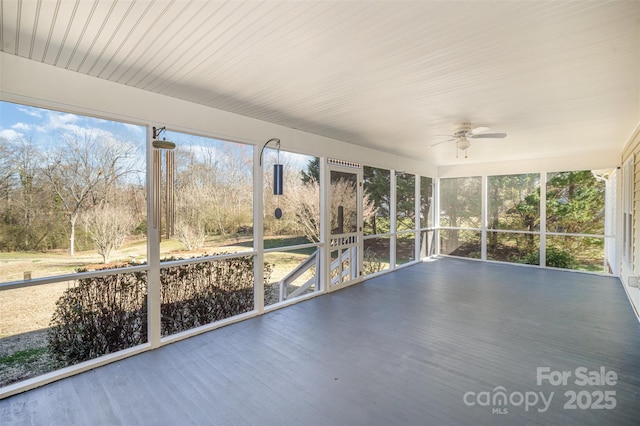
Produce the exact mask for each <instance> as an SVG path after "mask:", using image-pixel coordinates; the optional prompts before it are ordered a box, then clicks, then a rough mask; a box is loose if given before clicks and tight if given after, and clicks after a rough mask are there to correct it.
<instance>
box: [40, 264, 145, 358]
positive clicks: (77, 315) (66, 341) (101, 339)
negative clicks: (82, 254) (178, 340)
mask: <svg viewBox="0 0 640 426" xmlns="http://www.w3.org/2000/svg"><path fill="white" fill-rule="evenodd" d="M84 271H85V270H79V271H78V272H84ZM75 284H76V285H75V286H74V287H71V288H69V289H67V290H66V291H65V292H64V293H63V295H62V296H61V297H60V299H58V301H57V302H56V310H55V312H54V314H53V317H52V319H51V323H50V328H49V330H48V339H49V348H50V350H51V353H52V354H53V356H54V358H55V359H56V361H57V362H58V363H60V364H63V365H71V364H75V363H78V362H82V361H86V360H88V359H93V358H96V357H99V356H101V355H104V354H108V353H111V352H116V351H119V350H122V349H126V348H129V347H132V346H135V345H139V344H141V343H144V342H146V341H147V310H146V294H147V280H146V272H128V273H122V274H113V275H103V276H99V277H93V278H82V279H79V280H76V283H75Z"/></svg>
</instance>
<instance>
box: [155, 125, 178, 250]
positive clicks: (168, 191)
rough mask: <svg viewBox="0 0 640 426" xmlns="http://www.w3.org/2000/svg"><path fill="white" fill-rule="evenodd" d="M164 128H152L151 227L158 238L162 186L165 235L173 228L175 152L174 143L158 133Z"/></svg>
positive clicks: (172, 230) (170, 234) (160, 227)
mask: <svg viewBox="0 0 640 426" xmlns="http://www.w3.org/2000/svg"><path fill="white" fill-rule="evenodd" d="M164 131H166V128H164V127H161V128H159V129H157V128H155V127H154V128H153V141H152V143H151V145H152V146H153V227H154V228H156V229H157V230H158V240H160V239H161V237H160V236H161V235H162V195H163V194H162V189H163V188H164V205H165V237H166V238H167V239H169V238H171V236H172V235H173V233H174V229H175V207H174V205H175V202H174V201H175V190H174V179H175V153H174V152H173V150H174V148H175V147H176V144H175V143H173V142H170V141H168V140H166V139H165V138H163V139H162V140H159V137H160V134H161V133H162V132H164ZM163 151H164V157H165V158H164V160H165V161H164V171H165V173H164V176H165V181H164V182H163V181H162V154H163Z"/></svg>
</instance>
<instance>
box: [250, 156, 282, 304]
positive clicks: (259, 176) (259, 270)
mask: <svg viewBox="0 0 640 426" xmlns="http://www.w3.org/2000/svg"><path fill="white" fill-rule="evenodd" d="M260 148H261V147H260V146H258V145H254V147H253V249H254V250H255V251H256V252H257V253H256V255H255V256H254V258H253V260H254V262H253V278H254V280H253V306H254V309H255V310H256V311H257V312H258V314H261V313H263V312H264V244H263V240H264V225H263V224H264V182H263V180H264V179H263V177H264V176H263V175H264V172H263V170H264V167H263V165H262V164H261V163H260V160H261V159H260V154H261V152H262V151H261V149H260ZM285 190H286V188H285Z"/></svg>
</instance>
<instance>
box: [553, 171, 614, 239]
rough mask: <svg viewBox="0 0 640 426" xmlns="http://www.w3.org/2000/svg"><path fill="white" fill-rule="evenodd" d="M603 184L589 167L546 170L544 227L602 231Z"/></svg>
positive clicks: (563, 229) (585, 232)
mask: <svg viewBox="0 0 640 426" xmlns="http://www.w3.org/2000/svg"><path fill="white" fill-rule="evenodd" d="M604 192H605V185H604V183H603V182H600V181H598V180H597V179H596V178H595V177H594V176H593V174H592V173H591V171H589V170H581V171H575V172H559V173H550V174H549V180H548V182H547V230H549V231H553V232H566V233H578V234H596V235H598V234H600V235H601V234H604V202H605V194H604Z"/></svg>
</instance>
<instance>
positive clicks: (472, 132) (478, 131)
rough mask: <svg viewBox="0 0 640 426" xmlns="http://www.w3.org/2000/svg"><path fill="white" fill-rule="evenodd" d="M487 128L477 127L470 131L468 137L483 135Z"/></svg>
mask: <svg viewBox="0 0 640 426" xmlns="http://www.w3.org/2000/svg"><path fill="white" fill-rule="evenodd" d="M488 130H489V128H488V127H485V126H478V127H474V128H473V129H471V130H470V131H469V134H470V135H479V134H480V133H484V132H486V131H488Z"/></svg>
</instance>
